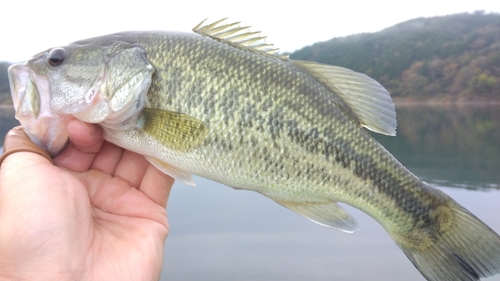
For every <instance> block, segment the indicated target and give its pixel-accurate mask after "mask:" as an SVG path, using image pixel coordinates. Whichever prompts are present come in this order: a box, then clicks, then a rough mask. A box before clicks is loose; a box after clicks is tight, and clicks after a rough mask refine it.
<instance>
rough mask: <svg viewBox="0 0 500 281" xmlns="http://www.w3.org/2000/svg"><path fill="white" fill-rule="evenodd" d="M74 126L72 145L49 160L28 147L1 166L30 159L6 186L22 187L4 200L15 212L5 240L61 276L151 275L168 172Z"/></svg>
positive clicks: (156, 265)
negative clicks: (13, 199) (9, 236)
mask: <svg viewBox="0 0 500 281" xmlns="http://www.w3.org/2000/svg"><path fill="white" fill-rule="evenodd" d="M73 127H74V128H73V129H71V130H74V131H73V133H72V134H70V135H72V140H73V141H72V145H69V146H68V147H67V148H66V149H65V150H64V151H63V152H62V153H61V154H60V155H58V156H57V157H56V158H54V162H55V164H56V166H53V165H50V164H49V163H48V162H47V161H45V160H44V159H42V158H40V157H38V156H36V155H34V154H32V153H18V154H19V155H18V156H17V157H16V158H14V157H9V160H11V163H10V164H9V166H8V167H11V166H12V165H15V161H21V162H24V163H32V164H31V165H26V164H24V165H23V166H24V170H25V172H26V175H28V177H26V178H24V179H23V178H21V177H18V178H17V180H18V182H17V184H14V185H13V186H18V187H19V188H16V189H11V190H10V192H14V193H18V192H21V193H22V194H23V196H22V197H20V198H23V200H16V201H17V202H10V203H9V202H7V203H8V204H12V205H13V206H14V207H15V208H7V210H12V214H11V215H12V218H15V220H12V223H11V224H10V225H7V226H8V227H14V228H15V231H14V232H12V233H16V236H18V237H19V239H14V241H17V242H18V245H11V246H12V247H13V248H14V249H15V252H16V253H17V254H18V255H21V256H22V255H25V256H26V257H23V259H24V258H25V259H33V258H40V259H41V262H42V264H38V265H37V266H41V267H43V269H44V270H45V271H48V273H51V274H53V276H56V275H58V277H60V278H64V277H66V278H65V279H89V280H153V279H158V278H159V275H160V272H161V266H162V260H163V243H164V240H165V238H166V236H167V234H168V222H167V219H166V210H165V206H166V203H167V199H168V193H169V190H170V187H171V185H172V183H173V180H172V179H171V178H170V177H168V176H165V175H164V174H162V173H160V172H159V171H158V170H156V169H155V168H154V167H152V166H151V165H150V164H149V163H148V162H147V161H146V160H145V159H144V157H142V156H140V155H137V154H134V153H132V152H128V151H124V150H123V149H121V148H118V147H115V146H113V145H111V144H109V143H106V142H104V143H103V142H102V136H101V132H100V130H98V129H96V128H94V130H96V131H94V133H93V134H92V135H89V134H88V133H87V132H85V131H81V130H80V129H79V128H78V125H75V124H73ZM75 128H76V129H75ZM68 130H70V127H68ZM70 132H71V131H70ZM96 136H97V137H96ZM82 144H83V146H82ZM96 152H97V153H96ZM10 158H12V159H10ZM29 158H33V159H29ZM27 161H29V162H27ZM3 167H4V166H2V168H3ZM59 167H60V168H59ZM2 172H3V171H2ZM7 173H8V171H7ZM0 191H2V192H3V191H4V190H3V188H2V189H0ZM7 198H8V197H7ZM17 198H19V196H18V197H17ZM0 204H4V202H3V201H2V199H1V198H0ZM0 206H1V205H0ZM60 280H62V279H60Z"/></svg>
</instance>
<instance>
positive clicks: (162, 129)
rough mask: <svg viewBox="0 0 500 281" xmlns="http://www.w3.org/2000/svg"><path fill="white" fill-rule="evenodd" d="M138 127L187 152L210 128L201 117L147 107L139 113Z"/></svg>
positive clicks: (199, 143)
mask: <svg viewBox="0 0 500 281" xmlns="http://www.w3.org/2000/svg"><path fill="white" fill-rule="evenodd" d="M137 127H138V128H140V129H142V130H144V131H145V132H146V133H148V134H149V135H151V136H152V137H154V138H155V139H156V140H158V141H159V142H160V143H162V144H163V145H165V147H168V148H169V149H172V150H175V151H178V152H186V151H189V150H190V149H193V148H196V147H198V146H199V145H201V143H202V142H203V140H204V139H205V136H206V135H207V133H208V128H207V126H206V125H205V123H204V122H203V121H201V120H199V119H196V118H194V117H191V116H189V115H186V114H182V113H178V112H173V111H168V110H161V109H153V108H145V109H143V111H142V112H141V114H140V115H139V121H138V123H137Z"/></svg>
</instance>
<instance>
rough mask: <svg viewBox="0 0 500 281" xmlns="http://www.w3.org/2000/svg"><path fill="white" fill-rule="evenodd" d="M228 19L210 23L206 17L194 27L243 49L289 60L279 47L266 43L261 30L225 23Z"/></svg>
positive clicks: (201, 32) (202, 32)
mask: <svg viewBox="0 0 500 281" xmlns="http://www.w3.org/2000/svg"><path fill="white" fill-rule="evenodd" d="M226 20H227V18H224V19H221V20H218V21H216V22H213V23H210V24H208V23H207V20H206V19H205V20H203V21H202V22H200V23H199V24H198V25H197V26H196V27H195V28H193V31H194V32H196V33H198V34H200V35H203V36H207V37H210V38H212V39H214V40H217V41H219V42H223V43H225V44H228V45H230V46H232V47H235V48H238V49H241V50H247V51H252V52H255V53H258V54H262V55H265V56H269V57H273V58H279V59H281V60H288V56H280V55H279V54H278V50H279V49H278V48H274V45H273V44H267V43H266V41H265V39H266V37H263V36H260V31H257V32H251V31H249V30H248V28H250V26H244V27H240V26H239V24H240V22H233V23H223V22H224V21H226Z"/></svg>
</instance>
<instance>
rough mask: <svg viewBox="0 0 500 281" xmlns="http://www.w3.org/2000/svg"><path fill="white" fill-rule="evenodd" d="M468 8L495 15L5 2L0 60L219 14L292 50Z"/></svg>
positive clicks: (382, 8)
mask: <svg viewBox="0 0 500 281" xmlns="http://www.w3.org/2000/svg"><path fill="white" fill-rule="evenodd" d="M5 2H8V3H5ZM298 3H300V4H298ZM326 3H328V5H327V4H326ZM476 10H484V11H485V12H497V13H498V12H500V1H496V0H475V1H439V0H434V1H428V0H422V1H388V0H382V1H316V0H304V1H272V0H268V1H260V0H252V1H217V0H212V1H210V0H207V1H187V0H178V1H175V2H174V1H168V0H162V1H152V0H137V1H105V0H80V1H67V0H46V1H39V0H26V1H16V0H11V1H8V0H7V1H2V4H0V11H1V15H0V38H1V39H0V61H2V60H6V61H11V62H17V61H24V60H27V59H29V58H30V57H31V56H32V55H34V54H36V53H38V52H40V51H43V50H45V49H47V48H50V47H55V46H61V45H65V44H67V43H70V42H72V41H76V40H79V39H84V38H88V37H94V36H97V35H103V34H108V33H113V32H118V31H124V30H148V29H154V30H173V31H186V32H190V31H191V29H192V28H193V27H194V26H196V25H197V24H198V23H199V22H200V21H202V20H203V19H205V18H208V19H210V20H218V19H220V18H224V17H229V20H231V21H241V22H242V25H251V26H252V29H251V30H254V31H262V35H265V36H267V37H268V39H267V42H268V43H272V44H274V45H275V46H276V47H278V48H280V50H281V51H294V50H296V49H299V48H301V47H303V46H306V45H310V44H312V43H315V42H318V41H325V40H328V39H331V38H333V37H339V36H346V35H351V34H355V33H361V32H376V31H379V30H382V29H384V28H386V27H390V26H392V25H395V24H397V23H400V22H403V21H406V20H409V19H413V18H417V17H432V16H438V15H447V14H454V13H461V12H473V11H476Z"/></svg>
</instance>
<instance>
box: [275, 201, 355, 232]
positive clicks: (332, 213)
mask: <svg viewBox="0 0 500 281" xmlns="http://www.w3.org/2000/svg"><path fill="white" fill-rule="evenodd" d="M275 201H276V202H277V203H278V204H280V205H282V206H283V207H286V208H288V209H290V210H292V211H294V212H296V213H299V214H301V215H303V216H304V217H306V218H308V219H310V220H312V221H313V222H315V223H317V224H320V225H323V226H327V227H331V228H334V229H337V230H340V231H343V232H347V233H353V232H356V231H358V230H359V229H360V227H359V225H358V222H357V221H356V219H354V218H353V217H352V216H351V215H350V214H349V213H348V212H347V211H346V210H344V208H342V207H341V206H340V205H339V204H337V203H336V202H294V201H280V200H275Z"/></svg>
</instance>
